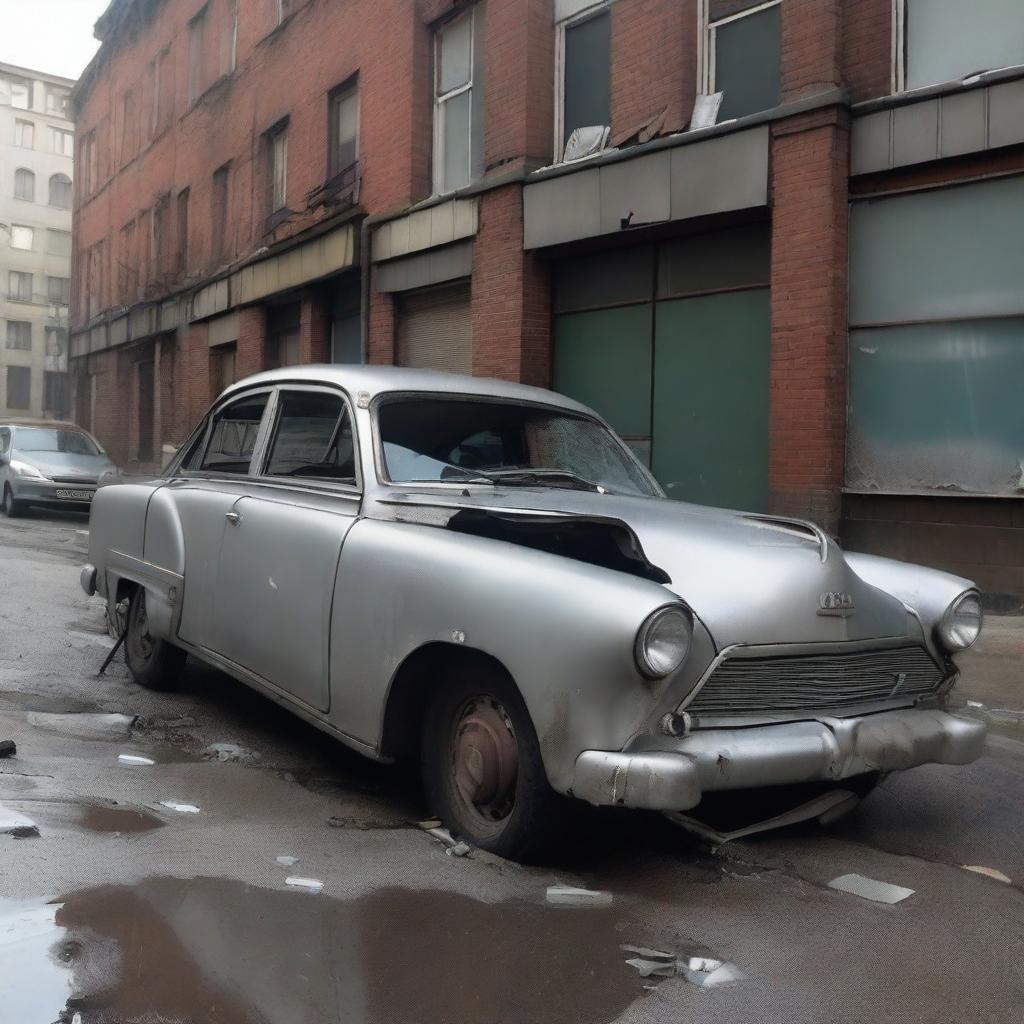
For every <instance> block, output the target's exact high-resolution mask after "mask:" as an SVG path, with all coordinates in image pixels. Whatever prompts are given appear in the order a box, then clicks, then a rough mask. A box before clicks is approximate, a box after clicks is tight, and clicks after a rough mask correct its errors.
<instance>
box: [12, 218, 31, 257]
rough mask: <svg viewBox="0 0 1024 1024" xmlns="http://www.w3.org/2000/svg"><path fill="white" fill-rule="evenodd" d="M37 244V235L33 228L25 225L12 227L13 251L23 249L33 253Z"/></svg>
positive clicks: (13, 225)
mask: <svg viewBox="0 0 1024 1024" xmlns="http://www.w3.org/2000/svg"><path fill="white" fill-rule="evenodd" d="M35 242H36V233H35V231H34V230H33V229H32V228H27V227H25V226H24V225H23V224H12V225H11V248H12V249H23V250H25V251H26V252H31V251H32V249H33V248H34V246H35Z"/></svg>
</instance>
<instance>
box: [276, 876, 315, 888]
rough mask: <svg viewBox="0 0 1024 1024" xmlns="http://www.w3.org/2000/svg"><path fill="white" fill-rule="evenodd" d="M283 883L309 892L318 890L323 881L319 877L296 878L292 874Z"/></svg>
mask: <svg viewBox="0 0 1024 1024" xmlns="http://www.w3.org/2000/svg"><path fill="white" fill-rule="evenodd" d="M284 884H285V885H290V886H292V887H293V888H295V889H308V890H309V891H310V892H320V890H321V889H323V887H324V883H323V882H321V881H320V879H319V878H296V877H294V876H292V877H289V878H286V879H285V880H284Z"/></svg>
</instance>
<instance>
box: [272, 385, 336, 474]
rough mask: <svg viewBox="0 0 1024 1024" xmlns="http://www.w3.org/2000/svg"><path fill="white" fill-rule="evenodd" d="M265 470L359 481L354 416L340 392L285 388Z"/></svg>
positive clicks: (276, 472) (273, 472)
mask: <svg viewBox="0 0 1024 1024" xmlns="http://www.w3.org/2000/svg"><path fill="white" fill-rule="evenodd" d="M279 410H280V411H279V414H278V419H277V430H276V431H275V432H274V440H273V443H272V444H271V446H270V455H269V457H268V459H267V469H266V472H267V474H268V475H270V476H294V477H307V478H309V477H312V478H316V479H319V480H336V481H339V482H341V483H347V484H354V483H355V482H356V467H355V450H354V447H353V440H354V439H353V436H352V420H351V418H350V416H349V411H348V406H347V405H346V403H345V401H344V399H342V397H341V396H340V395H332V394H328V393H327V392H325V391H282V392H281V395H280V401H279Z"/></svg>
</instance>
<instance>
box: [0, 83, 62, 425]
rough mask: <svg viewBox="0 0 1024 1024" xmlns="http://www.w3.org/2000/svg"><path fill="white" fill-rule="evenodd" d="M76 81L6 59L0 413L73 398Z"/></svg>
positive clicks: (1, 94) (42, 411)
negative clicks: (72, 113)
mask: <svg viewBox="0 0 1024 1024" xmlns="http://www.w3.org/2000/svg"><path fill="white" fill-rule="evenodd" d="M74 84H75V83H74V82H73V81H70V80H69V79H66V78H58V77H57V76H56V75H47V74H44V73H43V72H41V71H28V70H26V69H25V68H19V67H16V66H14V65H13V64H0V416H10V417H15V416H53V417H58V418H59V417H63V416H66V415H67V412H68V408H69V394H70V389H69V387H68V374H67V369H68V355H67V353H68V306H69V303H70V282H71V179H72V168H73V154H74V133H73V125H72V122H71V120H70V118H69V109H68V98H69V94H70V91H71V88H72V86H73V85H74Z"/></svg>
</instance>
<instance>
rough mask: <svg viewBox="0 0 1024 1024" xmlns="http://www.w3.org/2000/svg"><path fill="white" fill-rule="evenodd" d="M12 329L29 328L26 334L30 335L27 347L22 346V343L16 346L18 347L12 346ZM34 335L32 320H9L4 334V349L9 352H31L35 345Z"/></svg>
mask: <svg viewBox="0 0 1024 1024" xmlns="http://www.w3.org/2000/svg"><path fill="white" fill-rule="evenodd" d="M12 327H27V328H28V331H27V332H25V333H27V334H28V344H27V345H22V344H20V343H19V344H16V345H12V344H11V328H12ZM33 333H34V332H33V331H32V321H31V320H11V319H8V320H7V326H6V330H5V332H4V348H5V349H6V350H7V351H8V352H31V351H32V346H33V345H34V343H35V338H34V337H33Z"/></svg>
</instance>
